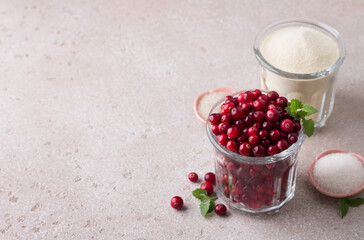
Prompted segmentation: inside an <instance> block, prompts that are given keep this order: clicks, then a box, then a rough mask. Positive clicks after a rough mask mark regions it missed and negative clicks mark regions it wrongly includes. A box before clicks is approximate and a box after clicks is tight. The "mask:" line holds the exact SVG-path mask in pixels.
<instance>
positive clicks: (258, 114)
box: [253, 111, 265, 122]
mask: <svg viewBox="0 0 364 240" xmlns="http://www.w3.org/2000/svg"><path fill="white" fill-rule="evenodd" d="M253 117H254V119H255V121H258V122H263V121H264V119H265V114H264V113H263V112H262V111H255V112H254V114H253Z"/></svg>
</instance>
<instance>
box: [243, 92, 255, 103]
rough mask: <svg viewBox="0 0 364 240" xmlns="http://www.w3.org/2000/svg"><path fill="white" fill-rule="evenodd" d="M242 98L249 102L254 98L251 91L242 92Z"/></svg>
mask: <svg viewBox="0 0 364 240" xmlns="http://www.w3.org/2000/svg"><path fill="white" fill-rule="evenodd" d="M243 98H244V100H245V101H246V102H250V101H252V100H253V99H254V95H253V93H252V92H251V91H246V92H245V93H244V94H243Z"/></svg>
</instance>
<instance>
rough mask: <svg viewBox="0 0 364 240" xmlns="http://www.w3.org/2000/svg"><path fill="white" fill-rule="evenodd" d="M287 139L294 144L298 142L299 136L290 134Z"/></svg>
mask: <svg viewBox="0 0 364 240" xmlns="http://www.w3.org/2000/svg"><path fill="white" fill-rule="evenodd" d="M287 138H288V142H289V143H290V144H294V143H295V142H297V139H298V135H297V133H289V134H288V137H287Z"/></svg>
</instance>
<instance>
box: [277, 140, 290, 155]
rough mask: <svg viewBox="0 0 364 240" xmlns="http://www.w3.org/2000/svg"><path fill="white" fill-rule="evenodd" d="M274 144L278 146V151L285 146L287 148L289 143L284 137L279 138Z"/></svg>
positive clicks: (284, 148) (282, 149)
mask: <svg viewBox="0 0 364 240" xmlns="http://www.w3.org/2000/svg"><path fill="white" fill-rule="evenodd" d="M276 146H277V147H278V149H279V151H281V152H282V151H284V150H286V149H287V148H289V143H288V142H287V141H286V140H285V139H280V140H278V142H277V143H276Z"/></svg>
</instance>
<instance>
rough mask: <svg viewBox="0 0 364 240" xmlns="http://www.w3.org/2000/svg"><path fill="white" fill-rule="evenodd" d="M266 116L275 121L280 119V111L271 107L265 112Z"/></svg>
mask: <svg viewBox="0 0 364 240" xmlns="http://www.w3.org/2000/svg"><path fill="white" fill-rule="evenodd" d="M265 116H266V117H267V119H268V120H269V121H271V122H275V121H277V120H278V119H279V116H280V115H279V112H278V111H277V109H275V108H273V109H269V110H268V111H267V113H266V114H265Z"/></svg>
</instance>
